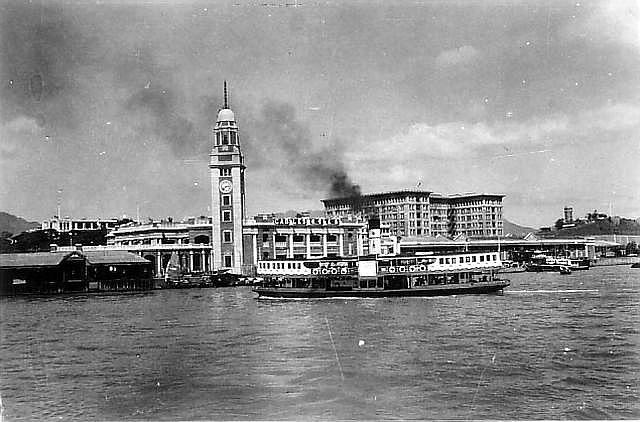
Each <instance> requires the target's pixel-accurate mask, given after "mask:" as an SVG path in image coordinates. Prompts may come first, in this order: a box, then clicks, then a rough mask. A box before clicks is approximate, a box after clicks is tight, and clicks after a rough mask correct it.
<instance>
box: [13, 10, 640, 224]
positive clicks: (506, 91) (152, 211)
mask: <svg viewBox="0 0 640 422" xmlns="http://www.w3.org/2000/svg"><path fill="white" fill-rule="evenodd" d="M101 3H102V2H97V4H96V3H88V2H73V1H65V2H56V1H42V2H38V1H34V2H33V3H27V2H22V1H6V0H3V1H2V2H1V3H0V4H1V6H0V15H1V17H0V19H1V22H0V36H1V39H0V42H1V43H2V44H1V54H2V55H1V56H0V74H1V76H2V92H1V95H0V139H1V144H0V177H1V179H0V210H4V211H7V212H10V213H13V214H17V215H20V216H22V217H25V218H27V219H29V220H41V219H43V218H47V217H50V216H52V215H54V214H55V212H56V198H57V197H58V196H59V197H60V198H61V200H62V201H61V202H62V213H63V214H64V215H70V216H73V217H113V216H118V217H119V216H122V215H124V214H126V215H129V216H135V215H136V211H137V209H139V210H140V214H141V215H142V216H152V217H166V216H173V217H174V218H182V217H185V216H189V215H201V214H208V213H209V206H210V205H209V204H210V195H211V192H210V177H209V169H208V153H209V150H210V147H211V140H210V130H211V129H210V128H211V125H212V124H213V123H214V121H215V117H216V112H217V110H218V108H219V107H220V105H221V103H222V101H221V97H222V83H223V80H224V79H227V80H228V83H229V89H230V104H231V108H232V109H233V110H234V111H235V114H236V118H237V120H238V123H239V126H240V131H241V135H240V136H241V142H242V146H243V150H244V151H245V156H246V164H247V172H246V174H247V208H248V211H249V214H250V215H253V214H255V213H257V212H263V211H265V212H266V211H285V210H289V209H299V210H304V209H321V208H322V204H321V202H320V199H323V198H326V197H327V196H328V195H329V190H330V183H331V180H332V179H331V177H332V176H331V175H329V176H327V174H324V173H322V171H318V166H319V168H320V169H321V170H322V169H330V170H335V171H337V172H338V173H341V174H342V175H343V176H346V179H345V181H346V183H353V184H357V185H359V186H360V187H361V189H362V192H364V193H368V192H379V191H387V190H394V189H412V188H416V187H418V186H419V187H420V188H421V189H425V190H429V191H435V192H442V193H456V192H470V191H474V192H490V193H502V194H504V195H506V197H505V199H504V216H505V217H506V218H507V219H509V220H511V221H514V222H516V223H519V224H524V225H531V226H540V225H551V224H553V222H554V221H555V220H556V219H557V218H559V217H561V215H562V208H563V207H564V206H565V205H571V206H573V207H574V209H575V213H576V215H578V216H580V215H584V214H585V213H586V212H588V211H592V210H593V209H596V208H597V209H598V210H601V211H604V212H607V213H608V212H609V209H610V206H611V207H612V208H613V213H614V214H617V215H623V216H628V217H634V218H636V217H640V189H639V186H640V185H639V182H640V165H639V164H638V163H640V101H639V100H640V39H639V38H640V34H639V32H638V31H639V24H640V15H639V9H638V4H637V2H631V1H630V2H624V1H618V0H616V1H610V2H604V1H602V2H586V1H584V2H583V1H581V0H580V1H568V2H562V1H549V2H534V1H526V2H518V1H509V2H507V1H488V2H487V1H474V2H471V1H457V2H436V1H412V2H409V1H402V2H401V1H396V2H394V1H385V2H368V1H367V2H365V1H362V2H342V1H340V2H338V1H322V2H315V1H301V2H300V3H299V4H298V5H297V7H294V6H292V5H293V4H294V3H295V1H294V0H291V1H288V2H287V1H283V2H282V3H281V2H279V1H276V2H271V1H266V2H264V1H256V2H241V1H235V2H228V3H221V4H218V3H217V2H216V3H199V2H198V3H196V2H184V1H182V2H179V3H178V2H175V3H173V2H172V3H170V4H169V5H167V4H160V3H159V2H155V3H154V2H145V3H143V2H120V4H117V5H112V4H101ZM105 3H108V2H105ZM149 3H150V4H149ZM287 3H288V4H289V5H287Z"/></svg>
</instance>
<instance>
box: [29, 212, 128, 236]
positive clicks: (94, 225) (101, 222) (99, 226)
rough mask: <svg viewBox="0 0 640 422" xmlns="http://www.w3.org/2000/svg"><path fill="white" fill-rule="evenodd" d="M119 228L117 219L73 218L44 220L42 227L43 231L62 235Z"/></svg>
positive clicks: (56, 217) (55, 217)
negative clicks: (51, 231) (52, 231)
mask: <svg viewBox="0 0 640 422" xmlns="http://www.w3.org/2000/svg"><path fill="white" fill-rule="evenodd" d="M117 226H118V219H116V218H107V219H101V218H94V219H91V218H71V217H63V218H60V217H58V216H54V217H52V218H50V219H48V220H44V221H43V222H42V224H41V225H40V227H41V228H42V230H56V231H58V232H61V233H67V232H73V231H85V230H106V231H110V230H113V229H115V228H116V227H117Z"/></svg>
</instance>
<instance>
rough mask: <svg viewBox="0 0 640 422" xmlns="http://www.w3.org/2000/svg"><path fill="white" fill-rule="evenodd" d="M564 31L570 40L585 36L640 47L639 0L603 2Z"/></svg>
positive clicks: (595, 39)
mask: <svg viewBox="0 0 640 422" xmlns="http://www.w3.org/2000/svg"><path fill="white" fill-rule="evenodd" d="M585 7H586V6H585ZM560 34H561V36H563V37H564V38H565V39H567V40H570V41H572V40H579V39H582V40H589V41H592V42H597V43H605V44H611V43H615V44H620V45H625V46H630V47H633V48H636V49H640V6H639V3H638V2H637V1H633V0H631V1H625V0H616V1H606V2H599V4H597V5H595V6H594V7H593V9H591V10H588V11H586V12H585V14H584V15H583V16H577V17H576V19H575V20H574V21H572V22H570V23H569V24H567V25H566V26H565V27H564V28H562V29H561V31H560Z"/></svg>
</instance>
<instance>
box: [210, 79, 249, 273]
mask: <svg viewBox="0 0 640 422" xmlns="http://www.w3.org/2000/svg"><path fill="white" fill-rule="evenodd" d="M212 145H213V146H212V148H211V154H210V157H211V161H210V163H209V169H210V170H211V214H212V224H213V237H212V239H211V243H212V246H213V261H212V262H213V268H214V269H229V270H230V272H231V273H234V274H242V223H243V221H244V170H245V166H244V157H243V156H242V151H241V150H240V138H239V137H238V124H237V123H236V119H235V116H234V114H233V111H231V110H230V109H229V107H228V105H227V82H226V81H225V82H224V108H222V109H221V110H220V111H219V112H218V118H217V120H216V124H215V126H214V128H213V139H212Z"/></svg>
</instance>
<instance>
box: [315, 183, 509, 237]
mask: <svg viewBox="0 0 640 422" xmlns="http://www.w3.org/2000/svg"><path fill="white" fill-rule="evenodd" d="M503 197H504V195H495V194H484V193H480V194H478V193H469V194H455V195H442V194H436V193H432V192H428V191H422V190H403V191H395V192H385V193H374V194H368V195H362V196H359V197H351V198H334V199H325V200H323V201H322V202H323V203H324V207H325V212H326V213H327V216H328V217H330V218H333V217H348V216H356V215H358V216H371V215H374V216H377V217H379V218H380V221H381V223H382V225H383V226H387V227H388V228H389V233H390V235H395V236H436V235H443V236H450V237H455V236H460V235H462V236H468V237H492V236H502V235H503V222H502V198H503Z"/></svg>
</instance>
